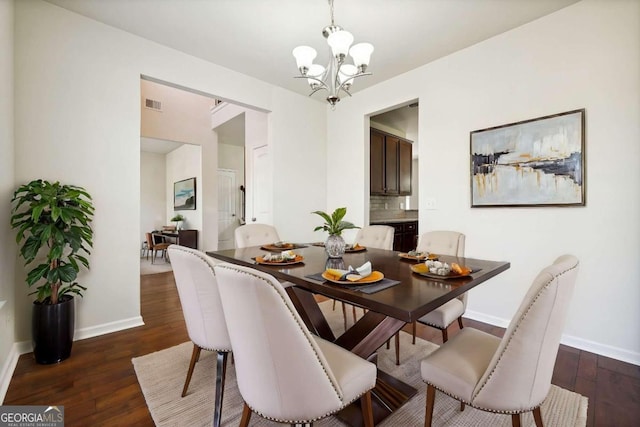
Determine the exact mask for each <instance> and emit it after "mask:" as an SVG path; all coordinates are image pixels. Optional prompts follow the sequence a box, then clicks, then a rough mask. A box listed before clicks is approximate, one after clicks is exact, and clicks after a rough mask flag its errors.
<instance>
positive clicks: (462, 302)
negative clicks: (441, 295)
mask: <svg viewBox="0 0 640 427" xmlns="http://www.w3.org/2000/svg"><path fill="white" fill-rule="evenodd" d="M464 244H465V235H464V234H462V233H459V232H457V231H429V232H427V233H424V234H423V235H422V236H420V239H419V240H418V247H417V248H416V249H417V250H418V251H419V252H429V253H434V254H436V255H450V256H455V257H464ZM466 309H467V293H466V292H465V293H464V294H462V295H460V296H459V297H458V298H455V299H452V300H450V301H447V302H446V303H444V304H443V305H441V306H440V307H438V308H436V309H435V310H433V311H432V312H430V313H427V314H425V315H424V316H422V317H421V318H420V319H418V322H420V323H423V324H425V325H428V326H432V327H434V328H437V329H440V330H441V331H442V341H443V342H446V341H447V339H448V338H449V337H448V334H447V328H448V327H449V325H451V324H452V323H453V322H454V321H455V320H456V319H458V326H460V329H462V328H463V325H462V315H463V314H464V312H465V310H466ZM412 329H413V343H414V344H415V342H416V324H415V323H414V324H413V328H412Z"/></svg>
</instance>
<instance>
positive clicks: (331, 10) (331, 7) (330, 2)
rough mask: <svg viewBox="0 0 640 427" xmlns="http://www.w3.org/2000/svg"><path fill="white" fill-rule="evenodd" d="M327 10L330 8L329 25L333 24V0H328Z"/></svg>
mask: <svg viewBox="0 0 640 427" xmlns="http://www.w3.org/2000/svg"><path fill="white" fill-rule="evenodd" d="M329 10H330V14H331V26H332V27H333V26H335V23H334V22H333V0H329Z"/></svg>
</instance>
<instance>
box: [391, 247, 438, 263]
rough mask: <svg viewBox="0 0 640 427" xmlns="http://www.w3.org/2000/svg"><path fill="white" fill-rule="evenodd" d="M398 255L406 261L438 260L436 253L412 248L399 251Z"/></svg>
mask: <svg viewBox="0 0 640 427" xmlns="http://www.w3.org/2000/svg"><path fill="white" fill-rule="evenodd" d="M398 256H399V257H400V258H402V259H403V260H406V261H412V262H423V261H426V260H432V261H437V260H438V255H437V254H432V253H429V252H421V251H418V250H412V251H409V252H400V253H399V254H398Z"/></svg>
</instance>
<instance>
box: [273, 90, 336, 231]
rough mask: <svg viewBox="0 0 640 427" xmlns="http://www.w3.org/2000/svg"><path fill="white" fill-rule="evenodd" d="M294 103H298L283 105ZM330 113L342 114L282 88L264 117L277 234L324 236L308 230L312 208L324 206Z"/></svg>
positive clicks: (315, 218) (311, 224) (317, 221)
mask: <svg viewBox="0 0 640 427" xmlns="http://www.w3.org/2000/svg"><path fill="white" fill-rule="evenodd" d="M294 104H295V105H298V106H299V107H300V108H295V109H294V108H288V106H290V105H294ZM335 114H341V113H340V111H339V108H338V109H337V110H336V111H331V110H330V109H329V108H328V107H327V105H326V104H325V103H323V102H317V101H315V100H312V99H310V98H307V97H302V98H299V97H298V95H296V94H294V93H292V92H285V91H282V93H281V94H280V95H279V96H277V97H274V111H273V113H271V114H270V117H269V118H270V122H269V131H270V132H271V135H270V136H271V140H272V141H273V143H272V151H271V157H272V158H273V159H274V165H273V199H274V204H273V220H274V225H275V227H276V228H277V229H278V234H279V235H280V238H281V239H284V240H289V241H296V242H313V241H319V240H322V241H324V240H325V239H326V238H327V235H326V233H324V234H323V233H321V232H314V231H313V229H314V228H315V227H316V226H318V225H321V224H322V219H321V218H320V217H319V216H317V215H312V214H311V212H313V211H316V210H318V209H320V210H326V209H328V207H327V188H331V187H328V181H327V161H328V159H327V151H326V150H327V148H326V142H325V140H327V127H326V117H327V115H329V116H331V115H335ZM311 135H313V138H311V139H310V136H311ZM318 138H320V141H322V142H320V141H319V140H318ZM340 155H341V156H342V155H344V154H342V153H340ZM343 185H344V183H343Z"/></svg>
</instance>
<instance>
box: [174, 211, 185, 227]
mask: <svg viewBox="0 0 640 427" xmlns="http://www.w3.org/2000/svg"><path fill="white" fill-rule="evenodd" d="M184 220H185V217H184V215H182V214H175V215H174V216H173V218H171V222H175V223H176V231H178V230H180V223H181V222H182V221H184Z"/></svg>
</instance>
